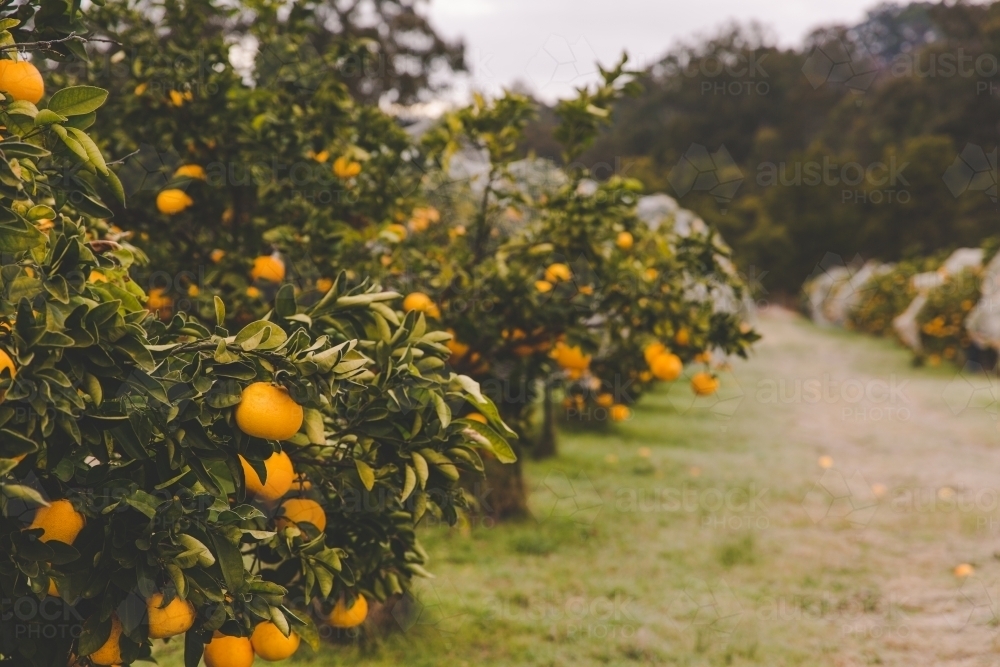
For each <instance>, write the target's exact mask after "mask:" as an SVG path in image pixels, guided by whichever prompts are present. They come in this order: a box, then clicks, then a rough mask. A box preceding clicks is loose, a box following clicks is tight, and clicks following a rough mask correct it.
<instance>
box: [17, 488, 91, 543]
mask: <svg viewBox="0 0 1000 667" xmlns="http://www.w3.org/2000/svg"><path fill="white" fill-rule="evenodd" d="M85 522H86V520H85V519H84V516H83V515H82V514H80V513H79V512H77V511H76V508H75V507H73V503H71V502H70V501H68V500H66V499H65V498H64V499H62V500H54V501H52V503H51V504H50V505H49V506H48V507H39V508H38V511H36V512H35V518H34V519H33V520H32V522H31V525H29V526H28V528H29V529H32V528H41V529H42V530H43V531H44V532H43V533H42V536H41V537H39V538H38V539H40V540H41V541H42V542H48V541H49V540H56V541H58V542H62V543H64V544H73V541H74V540H76V536H77V535H79V534H80V531H81V530H83V526H84V523H85Z"/></svg>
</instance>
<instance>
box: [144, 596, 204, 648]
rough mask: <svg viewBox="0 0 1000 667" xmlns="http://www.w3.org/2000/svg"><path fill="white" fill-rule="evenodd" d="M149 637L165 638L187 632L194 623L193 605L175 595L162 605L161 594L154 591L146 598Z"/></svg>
mask: <svg viewBox="0 0 1000 667" xmlns="http://www.w3.org/2000/svg"><path fill="white" fill-rule="evenodd" d="M146 614H147V618H148V620H149V638H150V639H166V638H167V637H173V636H174V635H179V634H181V633H182V632H187V631H188V630H190V629H191V626H192V625H194V618H195V611H194V605H193V604H191V603H190V602H188V601H187V600H182V599H180V598H179V597H175V598H174V599H173V600H171V601H170V604H168V605H166V606H163V594H162V593H154V594H153V595H151V596H150V597H149V599H148V600H146Z"/></svg>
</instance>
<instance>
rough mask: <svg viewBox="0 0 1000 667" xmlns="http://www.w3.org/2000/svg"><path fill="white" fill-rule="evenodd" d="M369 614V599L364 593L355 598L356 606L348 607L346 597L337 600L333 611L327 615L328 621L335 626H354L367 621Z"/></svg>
mask: <svg viewBox="0 0 1000 667" xmlns="http://www.w3.org/2000/svg"><path fill="white" fill-rule="evenodd" d="M367 616H368V600H366V599H365V596H364V595H359V596H358V597H356V598H355V599H354V606H353V607H351V608H350V609H348V608H347V603H346V602H345V601H344V598H340V599H339V600H337V604H336V605H335V606H334V607H333V611H331V612H330V615H329V616H327V617H326V622H327V623H328V624H329V625H331V626H333V627H335V628H354V627H357V626H359V625H361V624H362V623H364V622H365V618H367Z"/></svg>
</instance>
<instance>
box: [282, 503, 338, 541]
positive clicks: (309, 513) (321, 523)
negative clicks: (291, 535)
mask: <svg viewBox="0 0 1000 667" xmlns="http://www.w3.org/2000/svg"><path fill="white" fill-rule="evenodd" d="M278 514H279V516H278V518H277V519H275V522H274V523H275V525H277V527H278V529H279V530H280V529H282V528H285V527H286V526H288V525H290V524H296V525H297V524H299V523H303V522H305V523H311V524H312V525H314V526H316V528H318V529H319V532H321V533H322V532H323V531H324V530H326V512H324V511H323V508H322V507H321V506H320V504H319V503H318V502H316V501H315V500H309V499H308V498H289V499H288V500H286V501H285V502H283V503H281V510H280V511H279V513H278Z"/></svg>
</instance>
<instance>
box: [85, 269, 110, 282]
mask: <svg viewBox="0 0 1000 667" xmlns="http://www.w3.org/2000/svg"><path fill="white" fill-rule="evenodd" d="M87 282H88V283H106V282H108V277H107V276H106V275H104V274H103V273H101V272H100V271H97V270H94V271H91V272H90V275H89V276H87Z"/></svg>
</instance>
